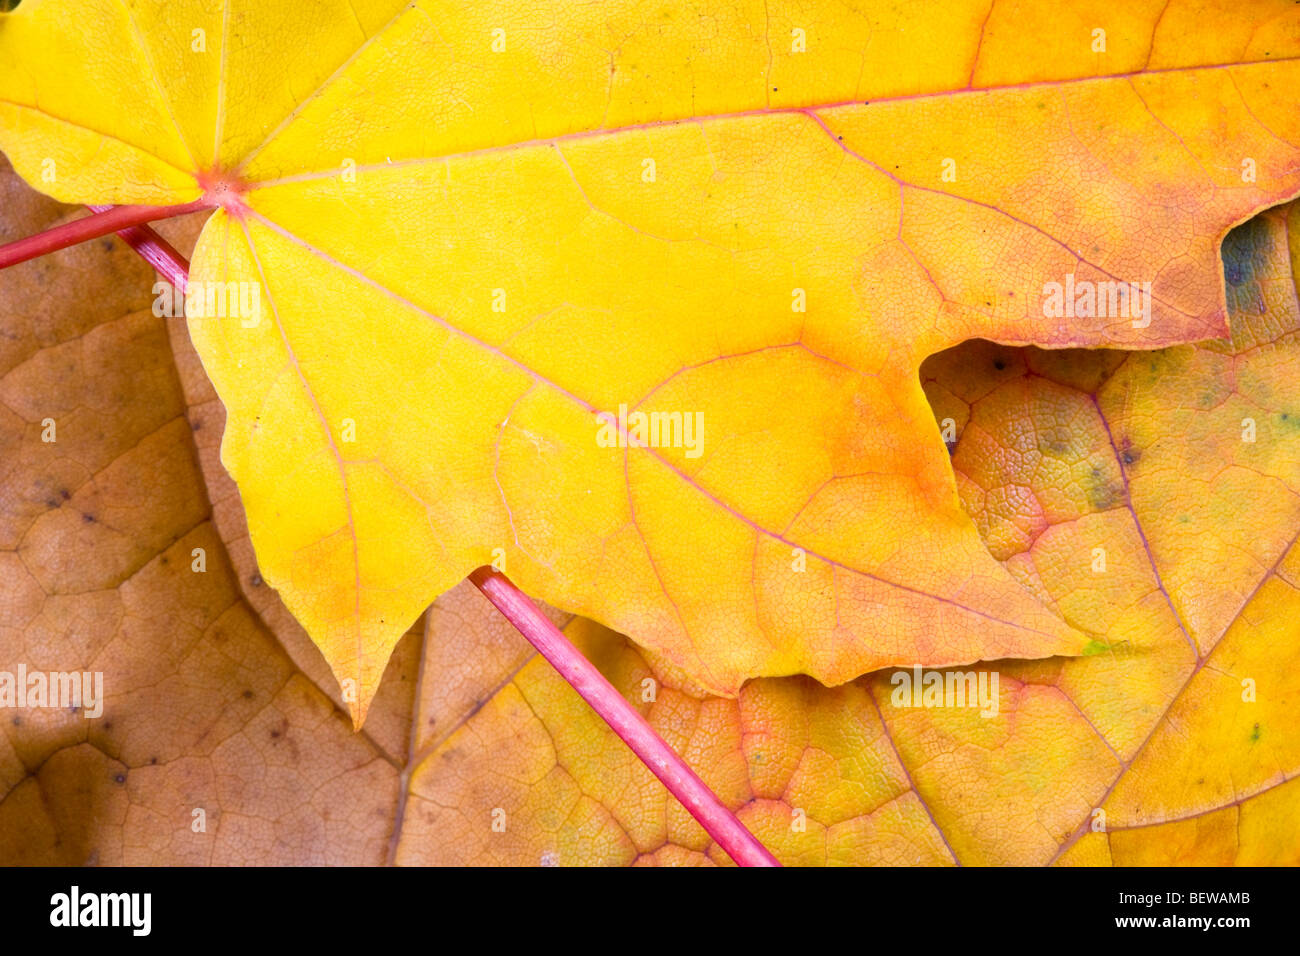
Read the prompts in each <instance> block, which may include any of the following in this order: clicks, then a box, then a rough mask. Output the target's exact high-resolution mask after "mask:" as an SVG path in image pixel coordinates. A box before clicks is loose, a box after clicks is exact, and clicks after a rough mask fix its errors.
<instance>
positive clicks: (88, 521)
mask: <svg viewBox="0 0 1300 956" xmlns="http://www.w3.org/2000/svg"><path fill="white" fill-rule="evenodd" d="M81 520H82V521H84V522H86V524H94V523H95V516H94V515H92V514H85V513H84V512H83V513H82V515H81Z"/></svg>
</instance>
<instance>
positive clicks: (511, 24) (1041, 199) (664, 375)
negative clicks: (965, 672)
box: [0, 0, 1300, 721]
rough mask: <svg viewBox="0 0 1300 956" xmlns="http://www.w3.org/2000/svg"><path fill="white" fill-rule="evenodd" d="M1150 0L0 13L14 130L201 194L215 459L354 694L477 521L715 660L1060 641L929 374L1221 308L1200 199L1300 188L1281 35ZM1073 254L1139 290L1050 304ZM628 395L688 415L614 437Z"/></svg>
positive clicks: (109, 2) (735, 670) (147, 182)
mask: <svg viewBox="0 0 1300 956" xmlns="http://www.w3.org/2000/svg"><path fill="white" fill-rule="evenodd" d="M1171 6H1173V7H1174V9H1172V10H1169V11H1160V10H1157V9H1154V8H1153V9H1152V10H1150V11H1149V13H1125V14H1117V13H1114V12H1113V11H1110V10H1107V9H1106V5H1098V6H1096V8H1095V9H1090V8H1088V7H1087V6H1086V5H1084V6H1077V7H1074V8H1072V9H1071V11H1070V13H1069V14H1066V15H1062V14H1061V12H1060V11H1059V10H1058V8H1057V6H1056V5H1055V4H1048V3H1040V4H1030V5H1028V7H1027V8H1024V9H1022V8H1016V9H1012V8H1010V7H1006V6H1002V7H996V8H993V9H992V10H991V11H990V7H989V5H988V4H987V3H980V4H968V5H958V6H954V5H952V4H945V5H943V6H942V7H934V8H932V9H931V8H925V7H911V6H909V7H907V8H904V9H903V10H901V11H900V10H896V9H894V8H887V7H885V6H883V5H881V6H880V7H879V8H876V9H871V10H869V11H866V12H861V13H860V12H856V11H846V10H840V9H839V8H825V9H818V10H816V11H808V10H806V9H804V8H801V7H787V6H783V5H763V4H757V3H755V4H751V5H749V6H748V7H745V6H741V7H737V6H734V5H731V6H727V7H725V8H723V9H719V10H717V11H710V13H709V15H708V16H700V15H698V14H697V13H696V12H695V11H694V10H693V9H692V8H687V7H674V6H669V7H666V8H664V9H662V10H661V11H659V12H658V13H656V14H655V15H653V16H650V15H647V13H646V11H644V10H643V9H641V8H639V7H636V6H634V5H632V4H614V5H610V4H603V5H593V6H571V5H566V6H563V7H561V8H560V9H558V10H552V9H549V8H541V7H538V8H524V7H520V6H518V5H516V4H512V3H502V4H475V5H472V7H470V6H466V5H462V4H439V3H426V4H411V5H402V4H398V3H395V2H388V3H372V4H367V5H366V7H365V9H364V11H363V12H362V13H361V14H359V15H356V14H354V12H353V10H352V8H351V7H350V6H345V5H344V4H342V3H331V2H320V3H302V2H297V0H295V2H292V3H289V2H272V0H264V2H248V3H234V2H230V3H227V4H224V5H221V6H219V7H211V6H208V5H204V4H200V3H198V2H187V3H166V4H162V3H131V4H121V3H119V2H115V0H99V2H92V3H84V2H83V3H77V4H75V5H74V4H71V3H68V2H63V0H43V2H38V3H30V4H23V5H22V6H20V7H19V9H18V11H17V12H16V13H13V14H7V15H5V17H4V18H3V20H0V57H3V58H4V60H5V61H6V62H7V63H10V64H12V68H10V69H8V70H7V71H6V73H5V75H4V77H3V78H2V79H0V147H2V148H3V149H4V150H5V152H6V153H8V154H9V155H10V157H11V159H12V160H13V162H14V164H15V166H16V168H17V169H18V170H19V171H20V172H21V173H22V174H23V175H24V176H25V177H26V178H27V179H28V180H29V181H30V182H32V183H33V184H37V185H39V186H40V187H41V188H42V189H43V190H45V191H47V192H48V193H49V194H51V195H53V196H55V197H57V198H60V199H63V200H66V201H76V202H89V203H161V204H168V203H187V202H189V201H192V200H195V199H202V200H204V201H206V202H208V203H210V204H212V205H215V206H218V207H220V208H219V209H218V211H217V212H215V213H214V214H213V215H212V217H211V218H210V220H209V222H208V224H207V225H206V227H205V229H204V231H203V234H202V236H201V238H200V240H199V244H198V248H197V250H196V253H195V258H194V263H193V271H192V278H193V279H194V280H195V281H196V282H197V283H198V284H199V287H200V288H203V287H204V286H205V284H210V283H221V284H222V285H221V287H222V288H238V289H240V290H244V291H247V290H251V291H252V293H253V294H250V295H248V296H247V299H246V301H245V303H244V305H243V307H242V312H243V314H241V315H240V316H227V317H226V318H224V319H219V318H218V319H214V318H211V317H204V318H199V317H197V316H195V315H194V314H193V313H191V318H190V331H191V335H192V336H193V338H194V342H195V344H196V346H197V348H198V351H199V354H200V356H201V358H202V360H203V365H204V368H205V370H206V371H207V373H208V375H209V376H210V377H211V379H212V381H213V383H214V385H215V387H216V390H217V393H218V394H219V396H220V398H221V400H222V402H223V403H224V404H225V406H226V409H227V411H228V419H227V424H226V434H225V438H224V441H223V446H222V459H223V462H224V463H225V465H226V467H227V468H228V469H229V470H230V472H231V474H232V475H233V476H234V478H235V480H236V482H237V483H238V484H239V488H240V494H241V496H242V499H243V503H244V505H245V508H246V510H247V514H248V519H249V527H250V530H251V537H252V541H253V544H254V547H255V550H256V552H257V559H258V564H259V567H260V569H261V574H262V576H263V577H264V579H265V580H266V581H267V582H268V583H269V584H271V585H272V586H273V587H275V588H276V589H277V590H278V591H279V592H280V594H281V595H282V596H283V598H284V600H285V603H286V604H287V606H288V607H289V608H290V610H291V611H292V612H293V613H294V614H295V615H296V617H297V618H298V619H299V620H300V621H302V622H303V624H304V626H305V627H306V629H307V631H308V633H309V634H310V635H311V637H312V639H313V640H314V641H315V642H316V643H317V644H318V645H319V646H320V647H321V649H322V651H323V652H324V654H325V657H326V659H327V660H328V661H329V663H330V665H331V667H332V668H333V670H334V672H335V674H336V675H337V676H338V677H339V679H340V680H341V681H343V682H345V683H347V684H349V685H351V686H352V687H353V689H354V690H355V691H356V695H355V696H356V701H355V704H354V716H355V717H356V718H357V720H358V721H360V720H361V719H362V718H363V717H364V714H365V712H366V709H367V706H368V704H369V701H370V700H371V699H372V697H373V695H374V693H375V690H376V688H377V686H378V684H379V679H380V676H381V674H382V672H383V670H384V666H385V664H386V662H387V660H388V657H389V654H390V651H391V649H392V647H393V645H394V644H395V643H396V641H397V640H398V638H399V637H400V636H401V634H402V633H403V632H404V631H405V630H406V629H407V627H408V626H409V625H410V624H411V622H412V621H413V620H415V618H416V617H417V616H418V615H419V614H420V613H421V612H422V611H423V609H424V608H425V607H426V606H427V604H428V603H429V601H430V600H431V599H432V598H433V597H435V596H436V595H437V594H439V593H441V592H443V591H445V590H446V589H447V588H449V587H450V586H451V585H452V584H453V583H454V582H456V581H458V580H460V579H461V578H462V577H464V575H465V574H466V573H467V572H468V571H470V570H471V569H473V568H475V567H477V566H480V565H483V564H486V563H489V562H491V561H493V560H494V559H495V560H496V561H497V562H498V563H500V562H504V563H505V564H506V566H507V569H508V572H509V574H510V575H511V577H512V578H514V579H515V580H516V581H517V582H518V583H519V584H520V585H521V586H522V587H523V588H525V589H526V590H527V591H529V592H530V593H532V594H535V595H537V596H538V597H541V598H543V599H545V600H547V601H548V602H550V603H552V604H554V605H556V606H561V607H565V608H567V609H570V610H571V611H574V612H576V613H579V614H582V615H585V616H589V617H593V618H596V619H598V620H600V621H602V622H604V623H606V624H608V625H610V626H612V627H615V628H617V629H618V630H620V631H623V632H625V633H628V634H630V635H632V636H633V637H634V638H635V639H636V640H637V641H638V642H639V643H641V644H642V645H644V646H646V647H647V648H649V649H651V650H653V651H655V652H656V653H658V654H661V655H662V656H663V657H664V658H666V659H667V660H669V661H671V662H672V663H673V665H674V666H676V667H679V668H681V669H683V670H684V671H686V672H689V673H690V674H691V675H692V676H693V678H694V679H695V680H697V681H699V682H700V683H701V684H702V685H703V686H706V687H708V688H709V689H710V690H712V691H714V692H718V693H724V694H731V693H735V692H736V691H737V689H738V688H739V687H740V685H741V683H742V682H743V681H744V680H745V679H746V678H748V677H752V676H756V675H779V674H790V673H796V672H803V673H808V674H811V675H813V676H814V677H816V678H818V679H820V680H822V681H824V682H826V683H839V682H843V681H846V680H849V679H852V678H854V677H856V676H858V675H860V674H862V673H864V672H866V671H868V670H871V669H874V668H879V667H882V666H887V665H891V664H904V663H907V664H910V663H916V662H920V663H924V664H930V665H942V664H953V663H959V662H968V661H971V660H975V659H980V658H985V659H987V658H992V657H1030V658H1033V657H1044V656H1047V655H1051V654H1073V653H1079V652H1080V651H1082V650H1084V649H1085V648H1086V646H1087V643H1086V638H1085V637H1083V636H1082V635H1080V634H1079V633H1078V632H1077V631H1075V630H1073V629H1071V628H1070V627H1068V626H1066V625H1065V624H1063V623H1062V622H1061V620H1060V618H1058V617H1056V616H1054V615H1051V614H1049V613H1047V612H1046V611H1044V610H1043V609H1042V608H1041V606H1040V605H1039V604H1038V603H1037V602H1036V601H1035V600H1034V599H1033V598H1032V597H1031V596H1030V595H1029V594H1028V593H1027V592H1026V591H1025V590H1024V589H1023V588H1022V587H1020V586H1019V585H1018V584H1016V583H1015V581H1014V580H1013V579H1012V577H1011V576H1010V575H1008V574H1007V573H1006V572H1005V571H1004V570H1003V569H1002V568H1001V567H1000V566H999V565H997V564H996V563H995V562H994V561H993V560H992V559H991V557H990V556H989V554H988V552H987V551H986V550H985V548H984V547H983V545H982V543H981V541H980V540H979V537H978V536H977V534H976V533H975V531H974V530H973V529H972V527H971V525H970V522H969V520H968V519H967V518H966V516H965V515H964V513H963V512H962V511H961V508H960V506H959V503H958V499H957V496H956V493H955V489H954V486H953V480H952V473H951V470H950V467H949V464H948V461H947V456H946V455H945V454H944V449H943V446H942V442H941V440H940V436H939V435H938V434H937V432H936V430H935V428H934V426H933V424H932V421H931V419H930V413H929V409H928V406H927V404H926V402H925V400H924V395H923V393H922V391H921V388H920V386H919V384H918V381H917V375H916V370H917V368H918V366H919V364H920V362H921V361H922V360H923V359H924V358H925V356H927V355H929V354H932V353H934V352H937V351H939V350H941V349H943V348H945V347H947V346H950V345H953V344H955V343H957V342H959V341H961V340H963V339H966V338H970V337H972V336H983V337H987V338H991V339H996V340H1000V341H1004V342H1012V343H1030V342H1034V343H1039V344H1044V345H1053V346H1062V345H1071V344H1074V345H1098V344H1116V345H1124V346H1131V347H1136V346H1144V347H1151V346H1158V345H1165V344H1169V343H1173V342H1180V341H1188V340H1195V339H1202V338H1205V337H1207V336H1213V335H1216V334H1219V333H1221V332H1222V331H1223V327H1224V326H1223V322H1224V315H1223V307H1222V286H1221V283H1220V282H1219V281H1218V279H1217V268H1216V265H1217V259H1216V254H1217V244H1218V239H1219V238H1220V237H1221V236H1222V235H1223V234H1224V232H1225V231H1226V230H1227V228H1228V227H1229V226H1230V225H1232V224H1233V223H1235V222H1239V221H1241V220H1243V219H1245V218H1246V217H1248V216H1249V215H1251V214H1252V213H1254V212H1255V211H1257V210H1259V209H1261V208H1263V207H1266V206H1269V205H1271V204H1274V203H1277V202H1279V201H1282V200H1284V199H1286V198H1290V197H1291V196H1292V195H1294V194H1295V193H1296V191H1297V188H1298V186H1300V163H1297V149H1296V148H1295V147H1294V146H1293V145H1291V144H1292V142H1293V141H1295V140H1296V129H1295V126H1296V122H1297V121H1296V117H1295V111H1294V109H1293V103H1292V102H1291V101H1290V97H1289V96H1288V95H1287V93H1286V91H1287V90H1288V89H1292V88H1294V85H1295V80H1296V72H1297V65H1296V62H1295V59H1294V57H1295V49H1296V46H1297V44H1300V40H1298V39H1297V33H1296V29H1295V14H1294V12H1293V11H1291V10H1290V8H1287V10H1286V12H1285V15H1282V16H1279V15H1278V8H1277V6H1276V5H1273V4H1268V3H1260V4H1254V5H1248V6H1246V7H1244V8H1234V11H1233V15H1232V18H1231V19H1232V23H1231V27H1230V28H1224V27H1223V25H1222V24H1220V23H1219V22H1218V19H1217V18H1213V19H1212V14H1211V13H1209V12H1206V11H1204V10H1199V9H1197V8H1194V7H1192V6H1191V5H1187V6H1184V5H1179V4H1173V5H1171ZM1100 23H1104V24H1106V26H1105V27H1095V24H1100ZM1098 30H1100V34H1098ZM304 37H309V38H310V40H309V42H304V40H303V38H304ZM864 49H869V51H870V54H869V56H867V57H864V55H863V52H862V51H863V50H864ZM1076 274H1077V277H1078V278H1079V279H1080V281H1082V282H1087V283H1095V282H1108V281H1123V282H1126V283H1137V287H1138V288H1139V289H1141V288H1142V287H1143V284H1144V283H1150V285H1149V286H1146V289H1147V290H1148V297H1147V298H1146V299H1145V302H1146V307H1145V308H1144V310H1142V313H1141V314H1140V315H1136V316H1135V315H1128V314H1125V315H1123V316H1122V317H1116V316H1114V315H1111V316H1109V317H1107V318H1105V319H1101V320H1093V319H1087V320H1084V319H1074V320H1067V319H1066V318H1065V317H1063V316H1062V317H1060V318H1047V317H1045V316H1047V315H1048V314H1050V313H1051V311H1052V309H1051V306H1050V294H1049V292H1048V285H1047V284H1048V283H1050V282H1071V281H1072V280H1073V278H1074V277H1075V276H1076ZM1067 277H1069V278H1067ZM230 282H233V283H236V284H237V285H236V286H233V287H227V286H226V285H225V284H226V283H230ZM208 287H209V288H211V286H210V285H209V286H208ZM1140 299H1141V295H1140V294H1139V296H1138V298H1137V299H1135V300H1134V301H1135V302H1137V301H1139V300H1140ZM621 410H626V411H627V412H628V413H634V412H643V413H646V414H647V415H648V414H650V413H660V414H661V415H672V414H680V415H681V416H682V417H681V418H680V419H679V420H680V421H681V423H682V426H683V427H682V430H680V431H677V432H676V433H675V435H674V438H673V440H672V441H670V442H668V445H669V447H619V446H625V445H627V444H629V441H628V439H629V434H628V432H629V429H630V430H631V431H632V436H631V437H633V438H635V437H636V436H637V435H640V436H641V437H642V438H644V437H646V436H645V435H644V434H641V433H640V432H638V431H637V428H638V426H637V425H636V423H635V422H632V423H631V424H628V419H627V418H626V417H625V416H624V415H623V414H620V412H621ZM611 421H614V422H616V423H617V426H616V427H613V426H611V424H610V422H611ZM688 422H689V423H693V424H695V425H696V429H695V430H694V432H693V433H687V432H686V431H685V425H686V424H687V423H688ZM602 434H603V435H604V437H605V438H606V439H609V440H608V441H604V442H602V440H601V436H602ZM692 434H693V436H694V437H693V438H691V435H692ZM688 439H690V440H688ZM631 444H633V445H636V444H637V443H636V442H635V441H633V442H631ZM660 444H663V443H660ZM609 445H613V446H614V447H607V446H609Z"/></svg>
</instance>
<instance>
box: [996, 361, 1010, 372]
mask: <svg viewBox="0 0 1300 956" xmlns="http://www.w3.org/2000/svg"><path fill="white" fill-rule="evenodd" d="M993 367H994V368H995V369H997V370H998V371H999V372H1000V371H1002V370H1003V369H1004V368H1006V367H1007V363H1006V362H1004V361H1002V359H994V360H993Z"/></svg>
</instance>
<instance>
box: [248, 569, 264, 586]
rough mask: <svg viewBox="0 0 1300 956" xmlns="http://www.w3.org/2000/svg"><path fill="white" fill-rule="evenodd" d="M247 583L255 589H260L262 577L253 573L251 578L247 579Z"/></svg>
mask: <svg viewBox="0 0 1300 956" xmlns="http://www.w3.org/2000/svg"><path fill="white" fill-rule="evenodd" d="M248 583H249V584H251V585H252V586H253V587H255V588H260V587H261V586H262V575H261V574H259V573H258V572H256V571H254V572H253V576H252V577H251V578H249V579H248Z"/></svg>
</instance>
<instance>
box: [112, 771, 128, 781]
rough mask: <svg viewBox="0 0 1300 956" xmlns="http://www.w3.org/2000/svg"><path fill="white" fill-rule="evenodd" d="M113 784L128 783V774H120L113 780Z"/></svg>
mask: <svg viewBox="0 0 1300 956" xmlns="http://www.w3.org/2000/svg"><path fill="white" fill-rule="evenodd" d="M113 782H114V783H126V774H124V773H119V774H118V775H117V776H115V777H114V778H113Z"/></svg>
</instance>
